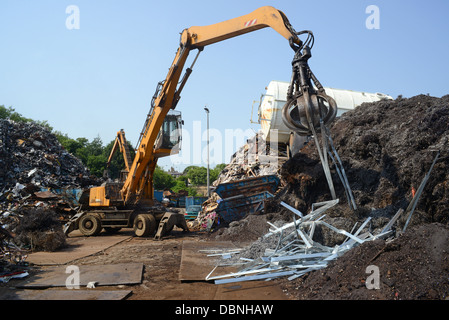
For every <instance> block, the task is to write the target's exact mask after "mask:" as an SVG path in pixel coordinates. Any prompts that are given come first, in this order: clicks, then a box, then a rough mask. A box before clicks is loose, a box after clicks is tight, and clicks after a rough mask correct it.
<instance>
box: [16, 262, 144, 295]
mask: <svg viewBox="0 0 449 320" xmlns="http://www.w3.org/2000/svg"><path fill="white" fill-rule="evenodd" d="M68 267H71V266H59V267H52V268H49V269H48V270H45V271H43V272H42V273H39V274H37V275H35V276H33V277H31V278H30V279H27V280H25V281H24V282H22V283H21V284H19V285H17V286H16V287H17V288H24V289H38V288H53V287H66V286H67V284H66V281H67V279H68V277H69V276H71V275H73V274H74V273H73V269H71V268H68ZM77 267H78V268H79V276H80V277H79V285H80V287H86V286H87V284H88V283H90V282H94V283H95V286H114V285H129V284H139V283H141V282H142V273H143V263H120V264H109V265H79V266H77ZM70 284H71V283H70Z"/></svg>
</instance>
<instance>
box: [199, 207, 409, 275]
mask: <svg viewBox="0 0 449 320" xmlns="http://www.w3.org/2000/svg"><path fill="white" fill-rule="evenodd" d="M337 203H338V199H336V200H331V201H325V202H320V203H315V204H314V205H313V206H312V210H311V212H310V213H309V214H308V215H303V214H302V213H301V212H300V211H298V210H296V209H295V208H293V207H291V206H289V205H288V204H286V203H284V202H282V203H281V204H282V205H283V206H284V207H286V208H287V209H289V210H290V211H292V212H293V213H294V215H293V222H291V223H287V224H284V225H283V226H281V227H277V226H275V225H273V224H271V223H269V222H268V223H269V224H270V226H271V227H272V228H271V229H270V230H269V232H268V233H267V234H265V235H264V236H263V238H262V239H264V238H265V239H266V238H268V237H278V240H277V245H276V248H274V249H272V248H269V249H265V252H264V254H263V255H262V256H261V257H258V258H256V259H248V258H239V259H238V262H234V263H231V264H229V263H228V264H226V263H225V264H223V263H220V264H218V265H217V266H215V268H214V269H213V270H212V271H211V272H210V273H209V275H208V276H207V277H206V280H214V282H215V284H221V283H232V282H241V281H250V280H270V279H274V278H277V277H284V276H289V278H288V279H289V280H293V279H295V278H297V277H300V276H302V275H304V274H306V273H307V272H310V271H313V270H318V269H321V268H325V267H326V266H327V265H328V263H329V262H330V261H332V260H334V259H336V258H337V257H339V256H341V255H342V254H343V253H345V252H347V251H348V250H350V249H351V248H353V247H355V246H357V245H359V244H362V243H364V242H367V241H373V240H375V239H379V238H386V237H388V236H389V235H391V234H392V232H393V231H392V230H391V227H392V225H393V223H394V221H395V220H396V219H397V217H398V216H399V215H400V212H398V213H397V214H396V216H395V217H394V218H393V219H391V220H390V222H389V223H388V224H387V225H386V226H385V227H384V228H383V229H382V230H381V231H380V232H378V233H377V234H372V233H371V232H370V231H369V230H368V228H366V227H367V225H368V223H369V222H370V220H371V218H370V217H369V218H367V219H366V220H365V221H364V222H363V223H362V224H361V225H360V226H359V227H358V228H357V223H356V224H355V225H354V227H353V228H352V230H351V231H350V232H348V231H345V230H342V229H338V228H335V227H334V226H332V225H330V224H328V223H326V222H324V221H323V218H324V217H325V214H323V213H324V212H325V211H326V210H327V209H329V208H331V207H333V206H335V205H336V204H337ZM317 225H321V226H324V227H327V228H329V229H331V230H332V231H334V232H336V233H339V234H343V235H344V236H346V238H345V240H344V241H343V242H342V243H340V244H339V245H335V246H334V247H329V246H325V245H322V244H320V243H318V242H316V241H314V240H312V238H313V234H314V231H315V227H316V226H317ZM356 228H357V229H356ZM364 229H366V230H368V231H364ZM362 231H364V232H363V233H362ZM241 253H242V250H235V249H233V250H229V251H223V252H222V253H221V255H222V257H223V258H229V257H230V256H231V255H235V256H236V257H238V255H239V254H241ZM214 255H217V253H215V254H214ZM232 260H234V261H235V259H232ZM229 265H235V266H237V265H240V266H241V267H240V270H239V271H238V272H235V273H230V274H225V275H219V276H212V274H213V273H214V272H215V270H216V269H217V268H218V267H220V266H229Z"/></svg>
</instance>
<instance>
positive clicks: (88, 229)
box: [78, 213, 102, 237]
mask: <svg viewBox="0 0 449 320" xmlns="http://www.w3.org/2000/svg"><path fill="white" fill-rule="evenodd" d="M78 229H79V230H80V231H81V233H82V234H83V235H85V236H88V237H90V236H96V235H98V234H99V233H100V232H101V229H102V227H101V221H100V219H99V218H98V217H97V216H96V215H95V214H91V213H88V214H85V215H84V216H82V217H81V218H80V220H79V222H78Z"/></svg>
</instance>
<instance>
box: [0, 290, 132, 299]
mask: <svg viewBox="0 0 449 320" xmlns="http://www.w3.org/2000/svg"><path fill="white" fill-rule="evenodd" d="M131 293H132V291H131V290H82V289H79V290H75V289H72V290H68V289H67V290H65V289H47V290H17V291H14V292H8V293H6V294H4V295H3V296H1V297H0V299H1V300H124V299H126V298H127V297H128V296H129V295H130V294H131Z"/></svg>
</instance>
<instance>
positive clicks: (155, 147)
mask: <svg viewBox="0 0 449 320" xmlns="http://www.w3.org/2000/svg"><path fill="white" fill-rule="evenodd" d="M266 27H271V28H272V29H274V30H275V31H277V32H278V33H279V34H280V35H281V36H283V37H284V38H285V39H287V40H288V43H289V45H290V47H291V48H292V49H293V50H294V51H295V58H294V60H293V63H292V66H293V75H292V80H291V86H290V89H291V90H290V89H289V97H288V98H289V103H288V106H289V110H290V111H291V112H290V113H288V112H287V113H286V117H285V118H286V119H287V121H289V122H290V123H291V124H292V127H293V128H292V130H295V128H300V129H301V131H302V132H303V133H304V132H306V131H307V130H309V129H310V127H311V126H313V125H315V121H313V123H311V119H312V118H311V117H312V116H314V115H316V114H317V113H320V114H323V113H325V112H327V111H329V110H331V111H332V112H330V115H329V116H328V117H327V118H326V123H325V124H327V123H328V122H330V121H332V120H333V117H335V113H336V107H335V108H334V107H333V105H334V104H333V103H332V101H331V98H330V97H327V96H326V95H325V93H324V92H323V90H321V89H322V88H321V86H320V85H319V83H318V81H317V80H316V78H315V77H314V76H313V74H312V73H311V71H310V69H309V68H308V65H307V59H308V58H309V57H310V56H311V54H310V49H311V47H309V44H310V39H313V34H312V33H311V32H310V31H301V32H296V31H295V30H294V29H293V28H292V26H291V25H290V22H289V21H288V19H287V17H286V16H285V14H284V13H283V12H281V11H279V10H277V9H275V8H273V7H270V6H265V7H261V8H259V9H257V10H255V11H253V12H251V13H249V14H247V15H244V16H241V17H237V18H234V19H230V20H227V21H223V22H220V23H216V24H212V25H209V26H194V27H191V28H188V29H185V30H183V32H182V33H181V39H180V45H179V48H178V50H177V52H176V55H175V58H174V60H173V62H172V64H171V67H170V69H169V71H168V74H167V76H166V78H165V80H163V81H161V82H160V83H159V84H158V87H157V90H156V94H155V96H154V97H153V100H152V102H151V109H150V112H149V114H148V116H147V118H146V121H145V123H144V127H143V129H142V132H141V134H140V138H139V141H138V147H137V149H136V155H135V158H134V160H133V162H132V164H130V165H129V174H128V176H127V179H126V180H125V182H124V183H123V187H122V189H121V190H120V193H119V194H120V196H119V197H118V198H115V199H113V198H112V197H111V196H110V194H111V193H110V192H108V191H107V190H106V188H105V187H103V186H102V187H96V188H91V191H90V200H89V203H90V206H97V207H98V206H103V207H105V206H106V207H108V206H110V205H114V204H115V205H117V203H121V204H122V205H128V204H139V205H145V203H146V202H148V204H149V205H152V200H153V173H154V170H155V168H156V163H157V160H158V158H160V157H163V156H167V155H170V154H171V153H173V152H176V151H177V150H176V151H174V150H171V149H169V148H168V149H167V148H165V149H164V148H161V147H160V144H159V143H156V142H157V141H158V140H157V139H158V137H159V136H160V132H161V128H162V126H163V124H164V120H166V118H167V115H168V114H169V112H170V111H171V110H173V109H175V108H176V105H177V104H178V101H179V99H180V97H181V91H182V90H183V88H184V86H185V84H186V82H187V80H188V78H189V76H190V74H191V73H192V68H193V65H194V64H195V63H196V60H197V58H198V55H199V53H200V52H201V51H203V49H204V47H205V46H208V45H211V44H214V43H217V42H220V41H224V40H226V39H230V38H233V37H236V36H240V35H243V34H246V33H249V32H253V31H256V30H260V29H262V28H266ZM305 33H307V34H308V38H307V40H306V41H305V42H303V41H302V40H300V39H299V37H298V36H299V35H301V34H305ZM312 45H313V44H312ZM193 49H197V50H198V53H197V55H196V57H195V59H194V61H193V63H192V65H191V66H190V67H189V68H186V70H185V73H184V75H183V77H182V78H181V75H182V73H183V70H184V66H185V64H186V61H187V58H188V56H189V53H190V51H191V50H193ZM311 76H312V77H313V79H312V80H313V81H314V82H315V83H316V84H318V88H319V93H320V96H319V99H318V98H317V97H318V96H317V94H316V91H314V89H313V87H312V85H311V80H310V77H311ZM315 80H316V81H315ZM306 98H307V99H306ZM301 99H302V100H301ZM325 102H329V103H328V105H329V104H330V105H331V108H328V107H326V105H325ZM303 104H305V106H302V105H303ZM299 107H302V109H300V112H299V113H298V112H297V111H296V110H297V109H299ZM303 109H305V112H304V110H303ZM328 109H329V110H328ZM298 114H299V115H300V117H299V118H298V117H297V115H298ZM320 117H321V116H320ZM306 120H307V123H306V124H304V122H305V121H306ZM312 120H313V119H312Z"/></svg>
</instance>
